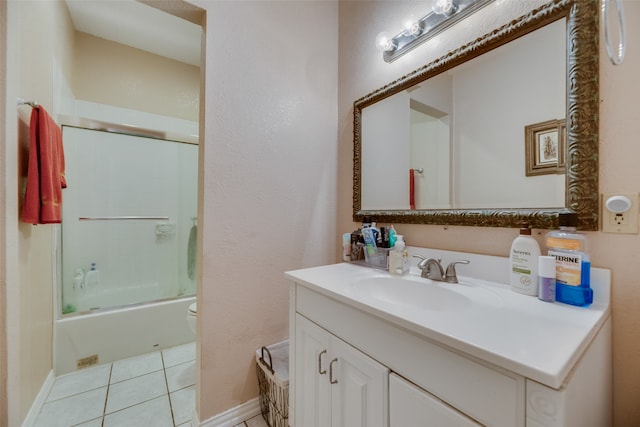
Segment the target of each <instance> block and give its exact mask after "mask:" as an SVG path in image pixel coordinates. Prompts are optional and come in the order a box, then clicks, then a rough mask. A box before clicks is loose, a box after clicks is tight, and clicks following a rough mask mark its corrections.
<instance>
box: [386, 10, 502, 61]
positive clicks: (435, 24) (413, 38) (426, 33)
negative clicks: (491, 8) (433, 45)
mask: <svg viewBox="0 0 640 427" xmlns="http://www.w3.org/2000/svg"><path fill="white" fill-rule="evenodd" d="M492 1H493V0H434V3H433V7H432V10H431V11H430V12H429V13H428V14H426V15H425V16H423V17H422V18H420V19H418V20H415V21H413V22H410V24H409V25H407V27H406V28H405V29H404V30H402V31H401V32H399V33H398V34H396V35H395V36H394V37H384V36H383V34H384V33H380V34H379V35H378V37H376V44H377V45H378V46H379V47H380V48H381V49H382V51H383V52H382V57H383V58H384V60H385V62H392V61H394V60H396V59H397V58H399V57H400V56H402V55H404V54H405V53H407V52H408V51H410V50H411V49H413V48H414V47H416V46H418V45H420V44H421V43H424V42H425V41H427V40H429V39H430V38H431V37H434V36H436V35H438V34H440V33H441V32H442V31H444V30H446V29H447V28H449V27H450V26H452V25H453V24H455V23H456V22H458V21H460V20H462V19H464V18H465V17H467V16H469V15H471V14H472V13H473V12H475V11H477V10H479V9H480V8H482V7H484V6H486V5H487V4H489V3H491V2H492Z"/></svg>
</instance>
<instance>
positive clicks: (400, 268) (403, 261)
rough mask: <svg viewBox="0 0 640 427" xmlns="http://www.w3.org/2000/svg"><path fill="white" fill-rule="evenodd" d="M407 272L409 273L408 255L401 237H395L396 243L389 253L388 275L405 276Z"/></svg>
mask: <svg viewBox="0 0 640 427" xmlns="http://www.w3.org/2000/svg"><path fill="white" fill-rule="evenodd" d="M407 271H409V253H408V252H407V248H406V245H405V243H404V238H403V236H402V235H396V243H395V245H394V246H393V249H391V251H390V252H389V273H391V274H405V273H406V272H407Z"/></svg>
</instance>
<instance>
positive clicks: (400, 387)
mask: <svg viewBox="0 0 640 427" xmlns="http://www.w3.org/2000/svg"><path fill="white" fill-rule="evenodd" d="M389 417H390V423H391V426H390V427H407V426H412V427H479V426H480V424H478V423H476V422H475V421H473V420H472V419H471V418H469V417H467V416H465V415H463V414H462V413H460V412H458V411H456V410H455V409H453V408H452V407H450V406H449V405H447V404H445V403H443V402H442V401H441V400H440V399H438V398H437V397H435V396H433V395H431V394H430V393H428V392H426V391H425V390H422V389H421V388H418V387H416V386H415V385H414V384H412V383H410V382H408V381H406V380H405V379H403V378H402V377H399V376H397V375H396V374H391V375H389Z"/></svg>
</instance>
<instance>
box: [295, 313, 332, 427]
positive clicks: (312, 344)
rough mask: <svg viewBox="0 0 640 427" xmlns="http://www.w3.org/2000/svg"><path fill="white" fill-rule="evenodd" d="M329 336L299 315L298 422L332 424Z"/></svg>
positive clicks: (309, 426) (308, 425)
mask: <svg viewBox="0 0 640 427" xmlns="http://www.w3.org/2000/svg"><path fill="white" fill-rule="evenodd" d="M329 337H330V335H329V333H328V332H326V331H325V330H324V329H321V328H320V327H318V326H317V325H315V324H314V323H312V322H310V321H309V320H307V319H305V318H304V317H302V316H300V315H296V351H295V358H296V374H295V384H296V385H295V403H294V405H295V409H294V410H295V414H296V424H297V425H298V426H304V427H329V426H330V425H331V407H330V404H331V401H330V390H329V379H328V378H329V359H328V358H329V355H328V350H329Z"/></svg>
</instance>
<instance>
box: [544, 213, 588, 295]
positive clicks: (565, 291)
mask: <svg viewBox="0 0 640 427" xmlns="http://www.w3.org/2000/svg"><path fill="white" fill-rule="evenodd" d="M558 224H559V226H560V230H558V231H551V232H549V234H547V238H546V241H545V243H546V246H547V250H548V255H550V256H554V257H555V258H556V301H558V302H563V303H565V304H571V305H577V306H584V305H589V304H591V303H592V302H593V290H592V289H591V283H590V282H591V280H590V273H591V261H590V260H589V253H588V252H587V238H586V236H585V235H584V234H581V233H578V232H576V227H577V225H578V215H577V214H575V213H571V212H562V213H560V214H559V215H558Z"/></svg>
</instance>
